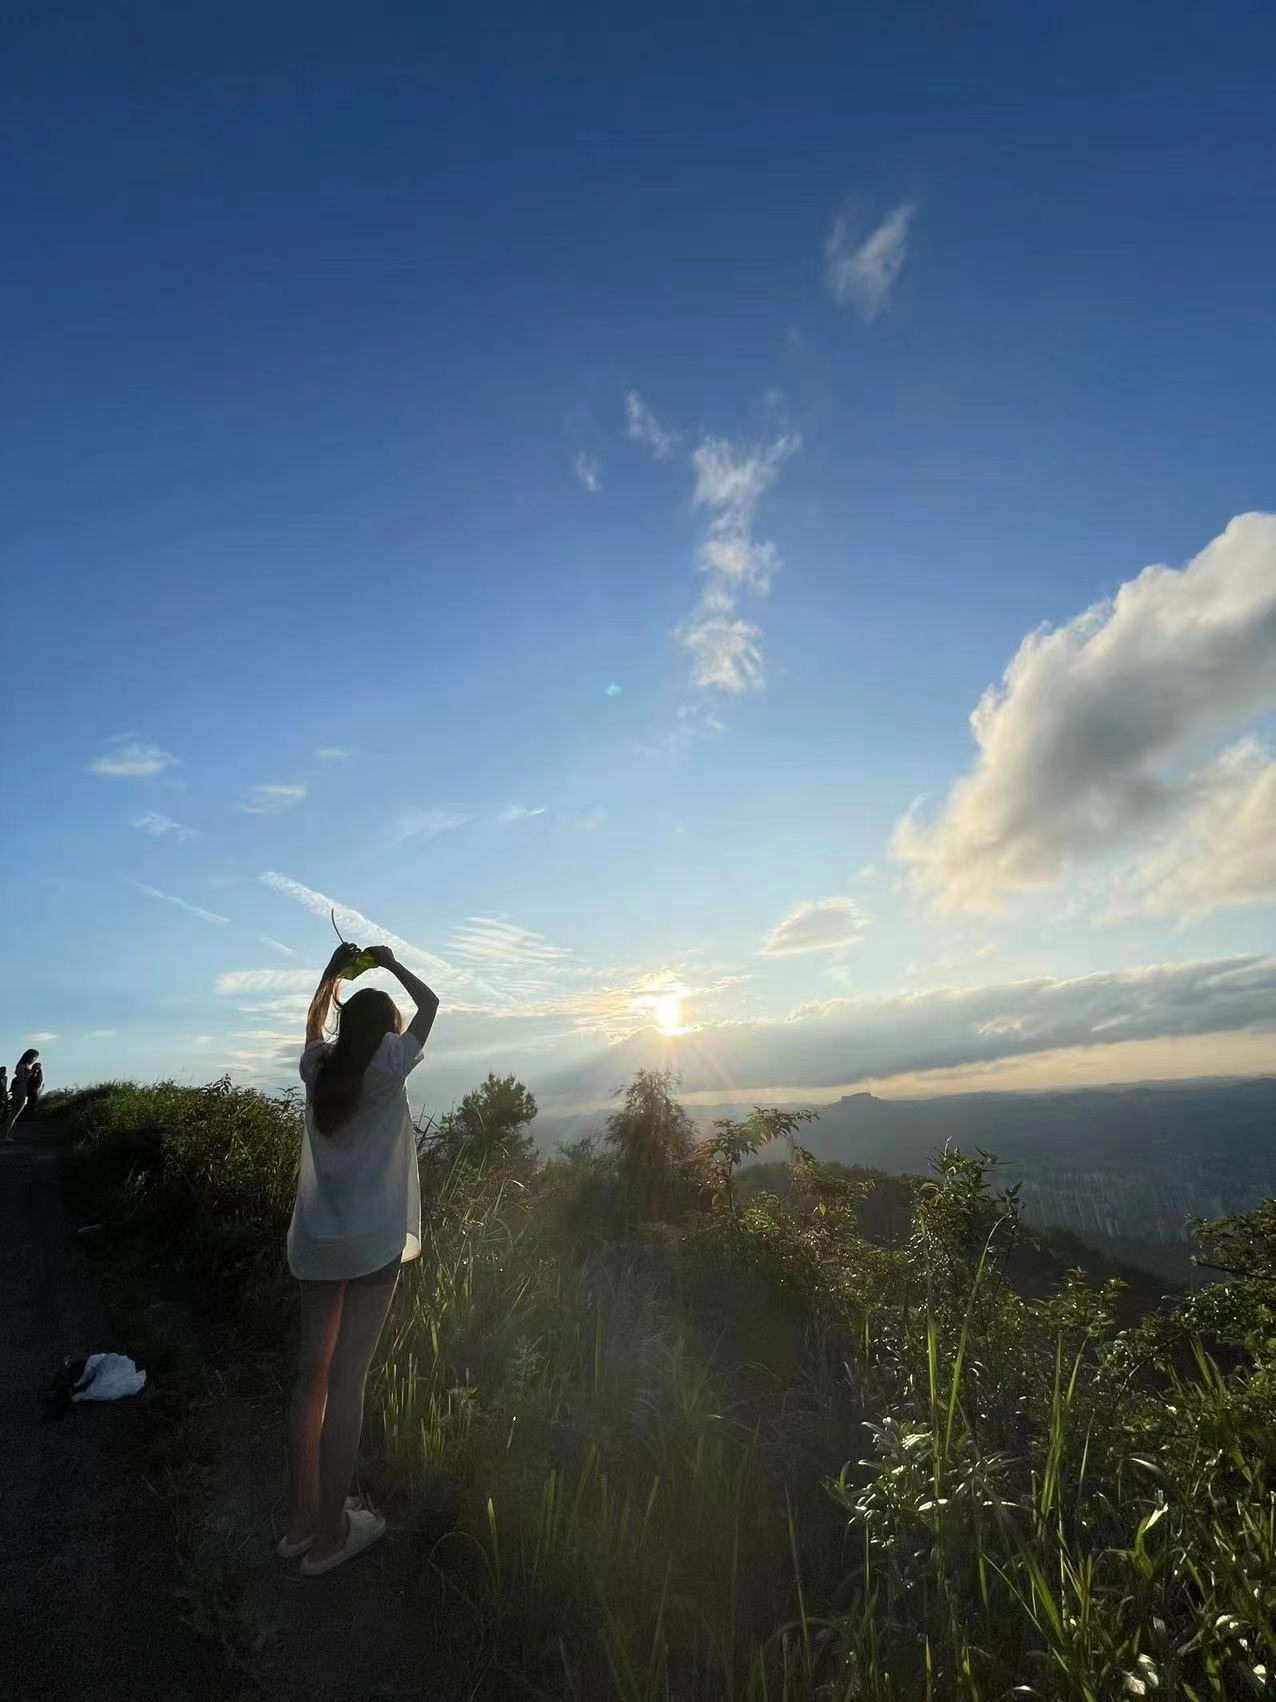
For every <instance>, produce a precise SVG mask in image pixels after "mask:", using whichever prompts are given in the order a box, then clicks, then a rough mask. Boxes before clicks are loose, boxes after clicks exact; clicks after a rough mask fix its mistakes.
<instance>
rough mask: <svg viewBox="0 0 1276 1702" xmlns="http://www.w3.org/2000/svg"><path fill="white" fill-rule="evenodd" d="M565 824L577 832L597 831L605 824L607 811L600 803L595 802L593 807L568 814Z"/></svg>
mask: <svg viewBox="0 0 1276 1702" xmlns="http://www.w3.org/2000/svg"><path fill="white" fill-rule="evenodd" d="M567 825H568V827H571V828H574V829H575V830H576V832H577V833H597V832H598V829H599V828H600V827H605V826H606V825H607V812H606V810H605V809H603V807H602V805H601V804H595V806H594V807H593V809H590V810H577V812H576V814H575V815H572V816H568V818H567Z"/></svg>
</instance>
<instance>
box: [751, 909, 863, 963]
mask: <svg viewBox="0 0 1276 1702" xmlns="http://www.w3.org/2000/svg"><path fill="white" fill-rule="evenodd" d="M866 921H867V918H866V917H865V915H864V912H863V911H862V910H861V909H860V907H859V905H858V904H855V903H854V902H853V901H852V900H851V899H849V898H817V899H815V900H814V901H812V902H810V903H803V904H795V905H794V907H793V909H792V910H790V911H789V913H788V915H787V916H785V917H784V918H783V920H781V921H779V922H777V923H776V925H775V927H774V928H772V930H771V932H770V933H769V934H768V935H767V937H766V938H765V939H764V940H763V942H762V944H761V946H760V947H759V948H758V949H759V950H760V952H761V953H762V955H763V956H764V957H790V956H793V955H795V954H796V953H798V952H807V951H834V950H836V949H837V948H839V947H842V946H853V945H858V944H859V939H860V935H861V933H862V932H863V930H864V927H865V925H866Z"/></svg>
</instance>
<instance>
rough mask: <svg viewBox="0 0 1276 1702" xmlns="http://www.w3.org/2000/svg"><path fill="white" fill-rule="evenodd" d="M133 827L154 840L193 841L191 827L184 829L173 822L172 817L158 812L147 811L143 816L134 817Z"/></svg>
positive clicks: (193, 832) (179, 823) (193, 833)
mask: <svg viewBox="0 0 1276 1702" xmlns="http://www.w3.org/2000/svg"><path fill="white" fill-rule="evenodd" d="M133 826H134V827H136V828H140V829H141V831H142V832H143V833H149V834H150V835H151V836H152V838H154V839H165V838H168V839H177V840H183V839H194V838H195V837H196V834H195V829H194V828H193V827H185V826H184V825H183V824H182V823H181V822H180V821H174V820H173V818H172V816H165V815H161V814H160V812H159V811H158V810H147V811H146V813H145V814H144V815H140V816H134V818H133Z"/></svg>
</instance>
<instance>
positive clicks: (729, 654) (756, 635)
mask: <svg viewBox="0 0 1276 1702" xmlns="http://www.w3.org/2000/svg"><path fill="white" fill-rule="evenodd" d="M678 636H679V638H680V639H681V641H682V644H683V647H684V649H686V650H689V651H690V652H691V661H692V667H691V677H692V679H693V680H694V682H695V683H696V685H698V686H716V687H717V689H718V690H719V691H756V690H757V689H758V688H759V687H760V686H761V685H762V683H763V680H764V679H765V668H764V665H763V661H762V646H761V644H760V642H759V641H760V639H761V637H762V629H761V628H760V627H756V626H751V625H750V624H749V622H748V621H745V620H739V619H735V620H730V619H727V618H726V617H725V616H722V615H708V614H701V615H697V616H695V617H694V618H693V619H692V620H690V621H688V622H687V624H686V625H685V626H683V627H681V628H679V632H678Z"/></svg>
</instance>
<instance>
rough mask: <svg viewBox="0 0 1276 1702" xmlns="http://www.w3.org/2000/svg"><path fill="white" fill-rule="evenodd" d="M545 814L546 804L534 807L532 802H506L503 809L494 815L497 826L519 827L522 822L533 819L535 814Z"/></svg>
mask: <svg viewBox="0 0 1276 1702" xmlns="http://www.w3.org/2000/svg"><path fill="white" fill-rule="evenodd" d="M544 814H545V806H544V804H538V805H536V806H535V807H534V808H533V807H532V806H531V805H530V804H506V806H505V808H504V809H503V810H500V811H498V812H497V814H496V815H494V816H493V817H492V820H493V821H494V822H495V823H496V825H497V827H517V826H518V825H519V823H520V822H525V821H531V820H532V819H533V817H535V816H543V815H544Z"/></svg>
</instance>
